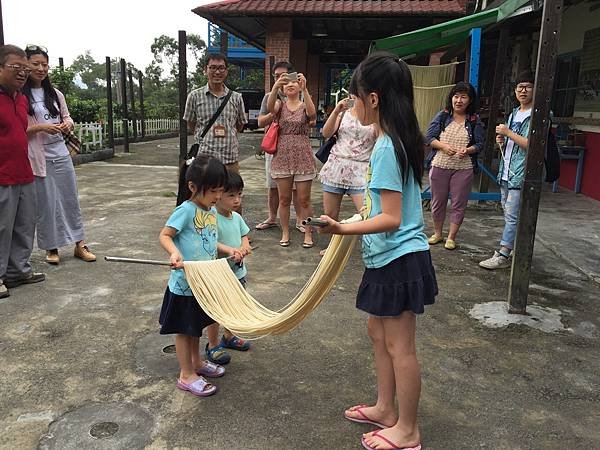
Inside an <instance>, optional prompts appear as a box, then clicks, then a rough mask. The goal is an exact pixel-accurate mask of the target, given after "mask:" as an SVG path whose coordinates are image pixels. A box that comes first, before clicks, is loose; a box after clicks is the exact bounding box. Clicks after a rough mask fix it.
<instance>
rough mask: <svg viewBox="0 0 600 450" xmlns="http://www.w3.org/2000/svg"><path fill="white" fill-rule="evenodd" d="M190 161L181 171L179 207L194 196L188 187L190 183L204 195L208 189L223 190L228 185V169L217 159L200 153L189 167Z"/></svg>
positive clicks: (184, 163)
mask: <svg viewBox="0 0 600 450" xmlns="http://www.w3.org/2000/svg"><path fill="white" fill-rule="evenodd" d="M188 161H190V160H188ZM188 161H184V162H183V164H182V167H181V168H180V170H179V192H178V193H177V206H179V205H181V204H182V203H183V202H185V201H186V200H189V199H190V197H191V196H192V191H190V188H189V186H188V183H189V182H192V183H194V184H195V185H196V188H197V190H198V192H200V193H204V192H205V191H206V190H208V189H217V188H222V187H224V186H225V185H226V184H227V169H226V168H225V165H224V164H223V163H222V162H221V161H219V160H218V159H217V158H214V157H212V156H209V155H207V154H206V153H200V154H198V155H197V156H195V157H194V158H193V160H192V161H191V163H190V164H189V165H188Z"/></svg>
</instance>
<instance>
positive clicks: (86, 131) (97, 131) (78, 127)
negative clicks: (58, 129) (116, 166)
mask: <svg viewBox="0 0 600 450" xmlns="http://www.w3.org/2000/svg"><path fill="white" fill-rule="evenodd" d="M75 134H76V135H77V137H78V138H79V141H80V142H81V144H82V145H83V147H84V148H85V153H88V152H89V151H90V148H91V150H95V149H99V148H102V124H101V123H99V122H83V123H76V124H75Z"/></svg>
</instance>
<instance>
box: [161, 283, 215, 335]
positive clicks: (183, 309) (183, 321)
mask: <svg viewBox="0 0 600 450" xmlns="http://www.w3.org/2000/svg"><path fill="white" fill-rule="evenodd" d="M158 323H160V325H161V327H160V334H185V335H186V336H197V337H200V336H202V330H203V329H204V328H205V327H207V326H209V325H212V324H213V323H215V321H214V320H213V319H211V318H210V317H209V316H208V314H206V313H205V312H204V310H203V309H202V308H201V307H200V305H199V304H198V302H197V301H196V299H195V298H194V297H193V296H191V295H190V296H188V295H177V294H173V293H172V292H171V291H170V290H169V287H168V286H167V290H166V291H165V296H164V298H163V304H162V308H161V310H160V317H159V319H158Z"/></svg>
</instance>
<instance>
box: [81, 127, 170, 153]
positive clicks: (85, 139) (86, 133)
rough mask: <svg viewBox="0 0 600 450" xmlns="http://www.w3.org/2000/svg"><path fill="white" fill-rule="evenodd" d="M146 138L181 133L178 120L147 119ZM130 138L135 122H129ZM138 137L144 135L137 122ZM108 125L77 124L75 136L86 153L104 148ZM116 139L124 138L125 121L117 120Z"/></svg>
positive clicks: (114, 129)
mask: <svg viewBox="0 0 600 450" xmlns="http://www.w3.org/2000/svg"><path fill="white" fill-rule="evenodd" d="M145 125H146V134H145V135H146V136H156V135H159V134H163V133H171V132H177V131H179V120H177V119H146V120H145ZM128 126H129V138H130V139H131V137H132V136H133V121H131V120H129V121H128ZM136 128H137V135H138V136H141V135H142V122H141V121H139V120H136ZM106 132H107V129H106V124H104V123H100V122H80V123H76V124H75V134H76V135H77V137H78V138H79V140H80V141H81V143H82V145H83V147H84V151H85V152H86V153H87V152H90V151H92V150H96V149H99V148H102V144H103V142H104V141H105V140H106V139H107V138H108V136H105V133H106ZM113 133H114V137H116V138H120V137H123V121H122V120H115V121H114V128H113Z"/></svg>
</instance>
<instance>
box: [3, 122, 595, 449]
mask: <svg viewBox="0 0 600 450" xmlns="http://www.w3.org/2000/svg"><path fill="white" fill-rule="evenodd" d="M259 140H260V134H256V133H245V134H244V135H243V136H242V159H243V161H242V164H241V167H242V175H243V177H244V180H245V182H246V189H245V196H244V216H245V218H246V220H247V222H248V224H249V225H250V226H251V228H253V226H254V225H255V224H256V223H257V222H259V221H260V220H262V219H264V218H265V217H266V216H265V209H266V205H265V189H264V168H263V162H262V160H259V159H256V158H255V157H254V149H255V148H256V146H257V145H258V142H259ZM177 142H178V140H177V139H170V140H164V141H156V142H148V143H144V144H134V145H132V146H131V153H130V154H128V155H125V154H123V153H121V152H118V153H117V155H116V157H115V158H113V159H111V160H108V161H104V162H95V163H91V164H85V165H82V166H78V167H77V169H76V171H77V176H78V182H79V192H80V198H81V205H82V208H83V213H84V218H85V223H86V232H87V240H88V242H89V245H90V247H91V248H92V249H93V251H94V252H95V253H96V254H97V255H98V256H99V257H100V258H99V260H98V261H97V262H96V263H83V262H81V261H79V260H75V259H74V258H73V257H72V249H70V248H67V249H64V250H62V251H61V255H62V256H63V261H64V262H63V263H62V264H61V265H60V266H57V267H51V266H48V265H46V264H45V263H44V262H43V256H44V255H43V252H41V251H39V250H35V251H34V254H33V257H32V260H33V264H34V266H35V269H36V270H43V271H44V272H45V273H46V274H47V280H46V281H45V282H44V283H41V284H37V285H28V286H21V287H18V288H15V289H13V290H11V296H10V297H9V298H7V299H3V300H1V301H0V321H1V323H2V326H1V327H0V358H1V361H2V364H0V448H2V449H34V448H41V449H61V450H63V449H77V450H82V449H88V448H90V449H137V448H146V449H358V448H360V435H361V433H363V432H365V431H369V430H370V429H371V428H370V427H369V426H367V425H357V424H353V423H350V422H348V421H347V420H345V419H344V418H343V416H342V413H343V411H344V409H345V408H346V407H348V406H351V405H355V404H360V403H367V402H370V401H372V400H373V399H374V396H375V377H374V368H373V359H372V355H371V351H370V344H369V340H368V337H367V334H366V328H365V324H366V317H365V315H364V314H363V313H360V312H358V311H357V310H356V309H355V307H354V301H355V294H356V288H357V286H358V283H359V281H360V277H361V275H362V270H363V267H362V263H361V260H360V255H359V252H358V249H355V254H354V257H353V258H352V259H351V261H350V263H349V264H348V266H347V268H346V270H345V271H344V273H343V275H342V276H341V278H340V280H339V281H338V283H337V284H336V286H335V287H334V289H333V290H332V292H331V294H330V295H329V297H328V298H327V299H326V300H325V301H324V302H323V304H322V305H321V306H320V307H319V308H318V309H317V310H316V311H315V312H314V313H313V314H312V315H311V316H309V317H308V318H307V319H306V320H305V321H304V322H303V323H302V324H301V325H300V326H299V327H298V328H297V329H295V330H293V331H292V332H290V333H288V334H285V335H281V336H270V337H265V338H263V339H259V340H257V341H255V342H254V347H253V349H252V350H251V351H250V352H247V353H242V354H240V353H234V354H233V355H232V362H231V363H230V364H229V365H228V366H227V371H228V372H227V375H226V376H225V377H224V378H222V379H219V380H218V381H217V384H218V385H219V387H220V391H219V393H218V394H217V395H215V396H213V397H210V398H206V399H198V398H195V397H193V396H191V395H189V394H186V393H184V392H181V391H179V390H177V389H176V388H175V381H176V377H177V373H178V368H177V361H176V359H175V355H174V354H173V353H172V348H171V347H170V346H171V344H172V343H173V339H172V338H171V337H168V336H166V337H165V336H160V335H159V334H158V323H157V319H158V312H159V310H160V305H161V301H162V295H163V293H164V289H165V285H166V281H167V278H168V270H169V269H168V268H165V267H158V266H141V265H133V264H117V263H108V262H106V261H104V260H103V259H102V257H103V256H105V255H113V256H128V257H135V258H148V259H163V260H166V259H168V258H167V256H166V253H165V252H164V251H163V250H162V249H161V248H160V246H159V244H158V232H159V230H160V228H161V227H162V225H163V224H164V222H165V220H166V218H167V217H168V215H169V214H170V212H171V210H172V209H173V207H174V204H175V197H174V192H175V191H176V178H177V171H176V161H177V154H178V149H177ZM313 192H314V204H315V206H316V211H317V212H318V211H321V208H320V207H319V206H318V205H320V202H321V195H320V186H319V185H318V184H317V185H315V186H314V187H313ZM344 211H345V213H346V214H348V215H349V214H350V213H351V205H350V202H349V201H345V202H344ZM426 217H427V220H428V221H429V220H430V217H429V213H428V212H426ZM502 223H503V221H502V215H501V212H500V211H499V210H498V209H497V208H494V207H493V206H492V205H489V206H484V207H476V206H475V205H472V206H470V207H469V209H468V211H467V215H466V220H465V223H464V225H463V228H462V231H461V234H460V235H459V244H460V246H459V248H458V249H457V250H456V251H454V252H450V251H447V250H445V249H444V248H443V247H441V246H439V245H438V246H435V247H433V248H432V255H433V261H434V264H435V267H436V270H437V275H438V282H439V286H440V295H439V297H438V299H437V302H436V304H435V305H433V306H431V307H429V308H428V309H427V310H426V314H424V315H423V316H422V317H420V318H419V320H418V350H419V357H420V360H421V363H422V372H423V390H422V397H421V404H420V411H419V420H420V426H421V433H422V436H423V444H424V448H426V449H428V450H448V449H452V450H455V449H475V448H481V449H494V450H504V449H507V450H508V449H518V450H525V449H557V450H558V449H565V448H578V449H597V448H600V377H599V375H598V374H599V373H600V332H599V328H598V327H600V318H599V312H600V284H599V283H600V264H599V260H600V257H599V255H600V228H599V227H598V223H600V202H596V201H593V200H590V199H588V198H585V197H582V196H580V195H575V194H573V193H572V192H569V191H561V192H560V193H557V194H552V193H551V192H549V190H548V189H546V190H545V192H544V194H543V198H542V205H541V208H540V220H539V224H538V236H537V240H536V246H535V254H534V260H533V265H532V275H531V286H530V295H529V303H530V305H531V311H530V312H531V314H532V315H531V316H530V317H524V318H523V317H522V319H523V322H524V323H522V324H516V323H506V324H504V325H503V326H502V320H504V319H505V318H506V316H505V315H504V316H503V315H502V308H499V307H498V305H502V304H503V303H494V302H505V300H506V295H507V290H508V281H509V275H510V272H509V271H496V272H487V271H484V270H483V269H480V268H479V267H478V266H477V263H478V261H480V260H481V259H484V258H485V257H486V256H488V255H489V254H490V252H491V251H492V250H493V248H494V247H495V245H496V244H497V240H498V238H499V235H500V232H501V226H502ZM252 239H253V245H256V246H258V247H259V248H258V249H257V250H256V252H255V254H254V255H253V256H252V257H251V259H250V260H249V261H248V282H249V284H248V288H249V291H250V292H251V293H252V295H253V296H254V297H256V298H257V299H259V300H260V301H261V302H263V303H264V304H265V305H267V306H268V307H270V308H272V309H277V308H278V307H281V306H283V305H285V304H286V303H287V302H288V301H289V300H290V299H291V298H292V297H293V296H294V295H295V294H296V293H297V292H298V291H299V290H300V289H301V287H302V286H303V284H304V283H305V281H306V279H307V277H308V276H309V275H310V274H311V273H312V271H313V270H314V268H315V267H316V265H317V263H318V261H319V256H318V252H319V250H320V248H324V246H325V245H326V240H325V239H324V238H320V239H319V241H318V245H317V246H316V247H315V248H313V249H309V250H307V249H303V248H302V247H301V245H300V244H301V243H302V236H301V235H300V234H299V233H296V234H295V235H292V245H291V246H290V247H289V248H287V249H286V248H281V247H280V246H279V245H277V242H278V240H279V235H278V230H277V229H270V230H268V231H263V232H253V236H252ZM510 319H514V318H510ZM512 321H514V320H512ZM205 342H206V341H205V338H202V340H201V346H202V347H203V346H204V344H205Z"/></svg>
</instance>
